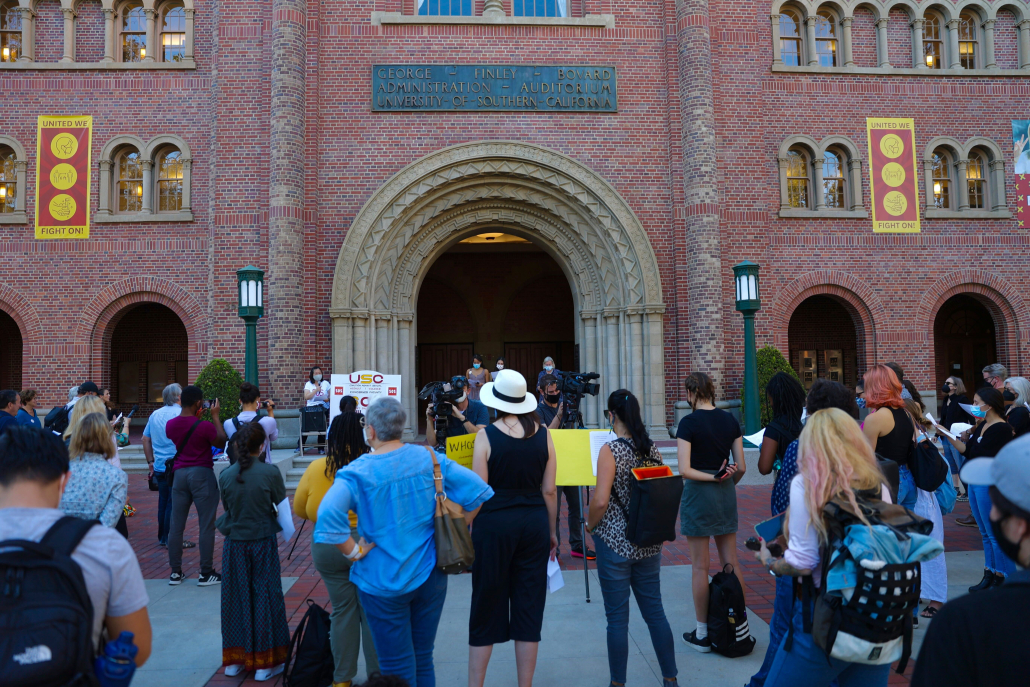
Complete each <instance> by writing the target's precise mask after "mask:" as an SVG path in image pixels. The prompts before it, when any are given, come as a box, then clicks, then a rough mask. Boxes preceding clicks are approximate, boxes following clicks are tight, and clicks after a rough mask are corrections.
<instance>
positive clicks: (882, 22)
mask: <svg viewBox="0 0 1030 687" xmlns="http://www.w3.org/2000/svg"><path fill="white" fill-rule="evenodd" d="M888 23H889V22H888V20H887V18H886V17H884V18H882V19H877V20H876V63H877V66H879V67H883V68H884V69H890V67H891V66H892V65H891V58H890V49H889V47H890V46H889V43H888V40H887V24H888Z"/></svg>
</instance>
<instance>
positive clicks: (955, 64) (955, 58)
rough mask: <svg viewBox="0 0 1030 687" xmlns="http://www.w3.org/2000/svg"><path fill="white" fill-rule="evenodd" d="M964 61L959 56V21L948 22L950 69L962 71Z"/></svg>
mask: <svg viewBox="0 0 1030 687" xmlns="http://www.w3.org/2000/svg"><path fill="white" fill-rule="evenodd" d="M961 68H962V60H960V59H959V55H958V19H952V20H951V21H949V22H948V69H961Z"/></svg>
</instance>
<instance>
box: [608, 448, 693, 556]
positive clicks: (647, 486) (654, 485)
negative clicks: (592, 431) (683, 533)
mask: <svg viewBox="0 0 1030 687" xmlns="http://www.w3.org/2000/svg"><path fill="white" fill-rule="evenodd" d="M617 441H622V442H625V444H626V445H627V446H629V447H630V449H631V450H632V451H633V452H634V454H636V455H637V467H634V468H632V469H631V470H630V479H629V507H628V508H627V507H626V506H625V504H623V503H622V500H621V499H620V498H619V493H618V491H617V490H616V489H615V484H614V483H613V484H612V498H613V499H614V500H615V502H616V503H618V505H619V508H620V510H622V514H623V515H624V516H625V517H626V539H627V540H629V542H630V543H631V544H633V545H634V546H639V547H641V548H643V547H647V546H654V545H655V544H661V543H663V542H667V541H675V540H676V516H677V515H678V514H679V507H680V497H681V496H682V495H683V480H682V479H680V477H678V476H677V475H674V474H672V470H671V469H670V468H669V466H667V465H664V464H662V463H661V462H659V463H658V465H644V463H654V461H652V460H650V459H648V458H644V457H643V456H640V454H639V453H637V450H636V447H634V446H633V444H632V443H631V442H629V441H626V440H625V439H618V440H617Z"/></svg>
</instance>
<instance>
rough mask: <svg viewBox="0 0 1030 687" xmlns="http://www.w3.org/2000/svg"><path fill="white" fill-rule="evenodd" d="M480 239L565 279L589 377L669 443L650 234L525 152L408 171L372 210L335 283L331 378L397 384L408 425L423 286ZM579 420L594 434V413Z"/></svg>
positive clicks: (557, 159) (527, 148)
mask: <svg viewBox="0 0 1030 687" xmlns="http://www.w3.org/2000/svg"><path fill="white" fill-rule="evenodd" d="M484 226H494V227H498V226H500V227H507V228H508V230H510V231H513V232H515V233H518V234H521V235H522V236H525V237H526V238H529V239H530V240H533V241H534V242H536V243H537V244H538V245H540V246H541V247H542V248H543V249H544V250H545V251H547V252H548V253H549V254H550V255H551V256H552V257H553V258H554V259H555V260H556V261H557V262H558V264H559V265H561V266H562V269H563V270H564V272H565V274H566V276H567V277H568V278H569V282H570V285H571V287H572V291H573V298H574V299H575V303H576V310H577V312H578V313H579V318H580V319H579V322H578V323H577V326H576V339H577V342H578V343H579V344H580V361H581V363H580V364H581V367H584V368H588V369H590V370H596V371H598V372H601V373H602V393H607V392H609V391H611V390H614V389H616V388H619V387H620V386H623V387H626V388H629V389H632V390H633V391H634V392H635V393H637V394H638V395H639V396H640V397H641V399H642V400H643V402H644V407H645V415H646V417H645V421H646V422H647V423H648V425H649V426H650V427H651V428H652V429H653V430H658V429H664V427H665V382H664V361H663V351H664V346H663V338H662V336H663V335H662V330H663V326H662V317H663V313H664V311H665V306H664V303H663V300H662V289H661V283H660V280H659V275H658V262H657V260H656V258H655V255H654V251H653V250H652V249H651V245H650V243H649V241H648V239H647V234H646V232H645V231H644V228H643V226H642V225H641V224H640V221H639V220H638V219H637V217H636V215H635V214H634V213H633V211H632V210H631V209H630V207H629V205H628V204H627V203H626V201H625V200H623V198H622V197H621V196H620V195H619V194H618V192H617V191H615V189H614V188H612V187H611V185H610V184H608V182H606V181H605V180H604V179H603V178H601V177H600V176H598V175H597V174H596V173H595V172H593V171H592V170H590V169H589V168H587V167H586V166H584V165H582V164H581V163H579V162H576V161H575V160H573V159H571V158H569V157H567V156H565V155H561V154H560V153H556V152H554V151H552V150H548V149H546V148H542V147H539V146H535V145H531V144H526V143H517V142H510V141H485V142H477V143H469V144H462V145H457V146H452V147H449V148H444V149H442V150H440V151H438V152H436V153H433V154H431V155H428V156H426V157H424V158H422V159H420V160H417V161H416V162H414V163H412V164H410V165H408V166H407V167H405V168H404V169H402V170H401V171H400V172H398V173H397V174H396V175H394V176H393V177H392V178H391V179H389V180H388V181H387V182H386V183H385V184H384V185H383V186H382V188H380V189H379V190H378V191H377V192H376V193H375V194H374V195H373V196H372V197H371V198H370V199H369V200H368V202H366V203H365V206H364V207H363V208H362V209H361V211H360V212H359V213H358V215H357V217H355V219H354V222H353V224H351V227H350V229H349V230H348V232H347V235H346V238H345V239H344V243H343V246H342V248H341V250H340V256H339V259H338V261H337V264H336V272H335V275H334V279H333V292H332V302H331V307H330V311H329V313H330V316H331V317H332V319H333V369H334V370H337V371H343V370H347V371H349V370H354V369H361V368H365V367H375V368H376V369H379V370H380V371H383V372H394V373H400V374H401V375H403V376H404V378H405V390H404V400H405V406H406V407H407V409H408V411H409V416H410V415H411V414H412V413H413V412H414V409H415V407H416V405H415V398H414V395H415V392H416V391H417V390H416V389H414V384H413V382H414V377H413V375H414V360H415V354H414V344H415V341H414V332H413V329H414V320H415V312H416V303H417V298H418V289H419V286H420V285H421V282H422V279H423V277H424V276H425V274H426V272H427V271H428V269H429V267H430V266H431V265H432V264H433V262H435V260H436V258H437V257H438V256H439V255H440V254H441V253H443V252H444V251H446V250H447V249H448V248H449V247H450V246H451V245H453V244H454V243H455V242H457V241H458V240H460V239H461V238H464V237H465V236H467V235H469V234H471V233H475V231H476V229H477V228H481V227H484ZM408 380H410V383H409V381H408ZM585 408H586V412H585V419H586V421H587V423H588V424H590V425H594V426H596V425H597V424H598V422H599V418H600V415H599V413H598V406H597V404H596V403H594V402H591V403H589V404H587V405H586V406H585Z"/></svg>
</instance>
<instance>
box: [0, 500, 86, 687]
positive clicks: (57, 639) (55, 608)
mask: <svg viewBox="0 0 1030 687" xmlns="http://www.w3.org/2000/svg"><path fill="white" fill-rule="evenodd" d="M94 525H100V523H99V522H98V521H96V520H81V519H79V518H74V517H71V516H65V517H62V518H61V519H60V520H58V521H57V522H56V523H54V525H53V527H51V528H50V529H49V530H48V531H47V533H46V534H45V535H44V536H43V539H42V541H39V542H32V541H26V540H23V539H9V540H7V541H4V542H0V675H3V680H2V682H3V684H4V687H97V686H98V685H99V683H98V682H97V679H96V676H95V674H94V673H93V658H94V656H95V655H96V651H95V647H94V646H93V603H92V602H91V601H90V598H89V592H88V591H87V589H86V582H85V580H84V579H83V577H82V570H81V568H79V564H78V563H76V562H75V561H74V560H72V558H71V554H72V552H73V551H74V550H75V547H77V546H78V545H79V542H80V541H82V538H83V537H84V536H86V533H87V532H89V530H90V529H91V528H92V527H93V526H94Z"/></svg>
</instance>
